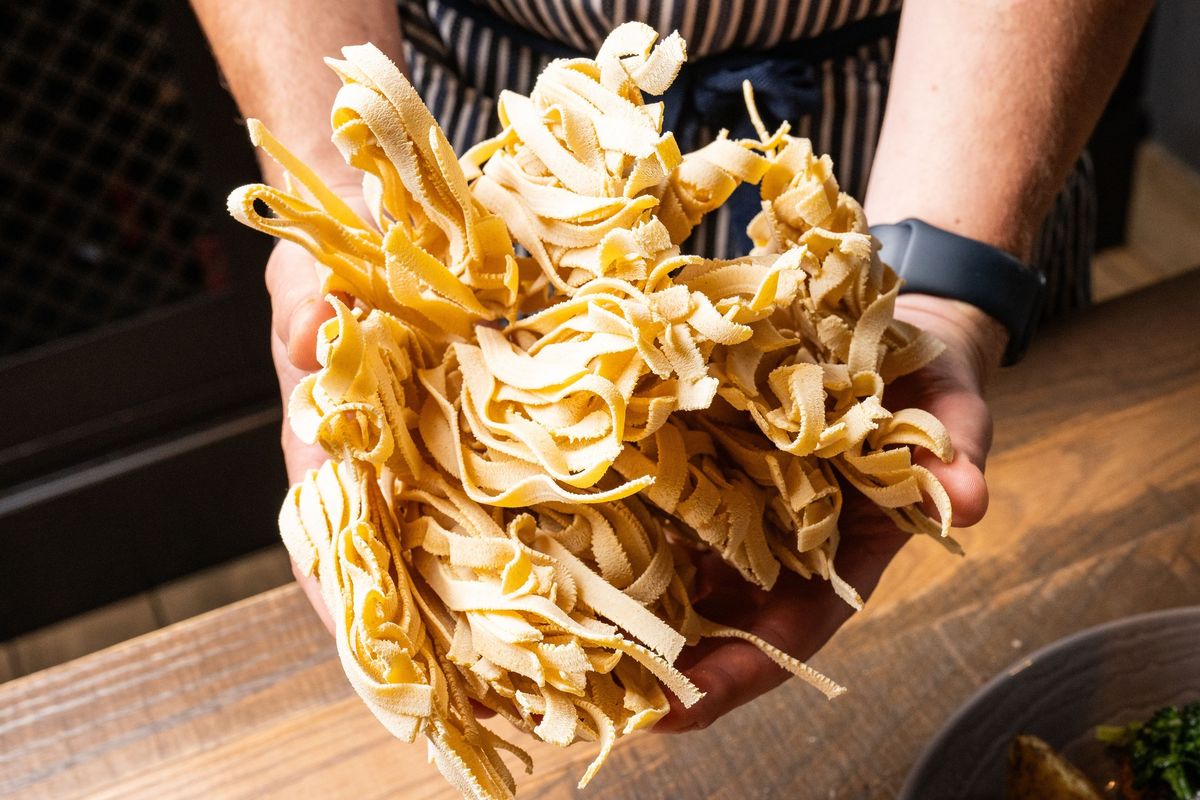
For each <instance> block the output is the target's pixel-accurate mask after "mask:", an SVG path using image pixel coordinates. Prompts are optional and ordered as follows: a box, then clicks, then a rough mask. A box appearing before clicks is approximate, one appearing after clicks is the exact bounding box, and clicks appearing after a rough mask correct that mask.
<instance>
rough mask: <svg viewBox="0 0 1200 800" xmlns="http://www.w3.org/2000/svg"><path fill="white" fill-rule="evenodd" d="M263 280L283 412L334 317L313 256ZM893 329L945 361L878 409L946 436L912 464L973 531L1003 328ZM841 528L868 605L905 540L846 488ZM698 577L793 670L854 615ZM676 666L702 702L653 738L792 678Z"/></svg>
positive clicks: (749, 653) (799, 593) (842, 606)
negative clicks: (927, 340)
mask: <svg viewBox="0 0 1200 800" xmlns="http://www.w3.org/2000/svg"><path fill="white" fill-rule="evenodd" d="M266 280H267V289H268V290H269V292H270V295H271V306H272V317H273V325H272V328H273V329H272V334H271V353H272V357H273V359H274V362H275V369H276V372H277V373H278V377H279V386H280V390H281V392H282V395H283V400H284V403H285V404H286V402H287V399H288V397H289V396H290V395H291V392H292V389H293V388H294V387H295V386H296V384H297V383H298V382H299V381H300V379H301V378H303V377H304V376H305V375H306V374H308V373H309V372H311V371H314V370H316V369H318V368H319V366H320V365H319V364H318V363H317V358H316V336H317V328H318V327H319V326H320V324H321V323H322V322H324V321H325V320H327V319H329V318H330V317H331V316H332V315H333V311H332V309H331V307H330V306H329V305H328V303H326V302H325V300H324V299H323V297H322V294H321V291H320V286H319V283H318V279H317V276H316V273H315V271H314V269H313V259H312V256H310V255H309V254H308V253H307V252H305V251H304V250H303V249H302V248H301V247H299V246H298V245H295V244H292V243H289V242H280V243H279V244H277V245H276V247H275V249H274V251H273V252H272V254H271V257H270V259H269V260H268V262H267V270H266ZM896 317H897V318H899V319H902V320H905V321H907V322H910V323H913V324H915V325H918V326H920V327H921V328H924V329H925V330H927V331H929V332H930V333H932V334H933V335H935V336H936V337H937V338H939V339H940V340H941V341H942V342H943V343H944V344H945V345H946V349H945V351H944V352H943V353H942V354H941V355H940V356H939V357H938V358H937V359H935V360H934V361H933V362H932V363H930V364H929V365H928V366H926V367H924V368H923V369H921V370H919V371H918V372H915V373H913V374H911V375H908V376H905V377H904V378H902V379H900V380H898V381H896V382H895V383H894V384H892V385H890V386H889V387H888V389H887V394H886V395H885V398H884V404H885V406H886V407H888V408H891V409H898V408H909V407H916V408H922V409H924V410H926V411H928V412H930V413H931V414H933V415H934V416H935V417H937V418H938V419H939V420H941V421H942V423H943V424H944V425H945V426H946V429H947V430H948V432H949V434H950V438H951V441H952V442H953V445H954V458H953V460H951V461H950V462H949V463H943V462H942V461H940V460H939V459H938V458H936V457H934V456H933V455H932V454H931V453H928V452H926V451H924V450H918V452H917V453H916V454H915V460H916V461H917V463H920V464H922V465H923V466H925V467H927V468H928V469H929V470H931V471H932V472H933V473H934V474H935V475H936V476H937V478H938V479H939V480H940V481H941V482H942V485H943V486H944V487H945V489H946V492H947V493H948V494H949V496H950V499H951V502H952V503H953V506H954V525H955V526H957V527H964V526H968V525H973V524H975V523H976V522H978V521H979V520H980V519H981V518H982V517H983V514H984V511H985V510H986V509H987V503H988V490H987V484H986V483H985V481H984V477H983V470H984V463H985V461H986V459H987V453H988V450H989V448H990V447H991V441H992V418H991V414H990V412H989V411H988V406H987V403H986V402H985V401H984V399H983V396H982V395H983V388H984V384H985V382H986V380H987V377H988V375H989V373H990V372H991V371H992V370H993V369H994V368H995V366H996V365H998V364H999V361H1000V355H1001V353H1002V352H1003V349H1004V345H1005V337H1006V334H1005V333H1004V332H1003V329H1002V328H1001V327H1000V325H999V323H997V322H996V321H995V320H993V319H992V318H991V317H988V316H987V315H986V314H984V313H983V312H982V311H980V310H978V309H977V308H975V307H973V306H970V305H967V304H965V303H960V302H957V301H954V300H946V299H942V298H938V297H932V296H928V295H917V294H909V295H901V296H900V297H899V298H898V299H897V301H896ZM282 444H283V454H284V460H285V462H286V464H287V474H288V479H289V481H290V482H292V483H295V482H296V481H298V480H299V479H300V478H302V477H303V475H304V474H305V472H307V471H308V470H310V469H314V468H316V467H318V466H320V465H321V463H322V462H324V461H325V460H326V458H327V456H326V454H325V452H324V451H323V450H321V449H320V448H319V447H316V446H312V445H306V444H304V443H303V442H301V441H300V440H299V439H298V438H297V437H296V435H295V434H294V433H293V432H292V430H291V427H290V426H289V425H288V424H287V421H286V419H285V421H284V424H283V432H282ZM839 527H840V529H841V531H842V541H841V544H840V546H839V548H838V553H837V569H838V573H839V574H840V575H841V576H842V577H843V578H845V579H846V580H847V581H848V582H849V583H850V584H851V585H852V586H854V587H855V588H856V589H857V590H858V591H859V593H860V594H861V595H862V596H863V597H864V598H865V597H867V596H868V595H869V594H870V592H871V591H872V590H873V589H874V587H875V585H876V584H877V583H878V581H879V578H880V576H881V575H882V574H883V571H884V568H885V567H887V565H888V562H890V561H891V560H892V557H893V556H895V554H896V553H897V551H899V549H900V548H901V547H902V546H903V545H904V543H905V541H907V539H908V534H905V533H902V532H900V531H899V530H897V529H896V528H895V526H894V525H892V523H891V521H890V520H888V518H887V517H886V516H884V515H883V514H882V513H881V512H880V511H879V510H878V509H876V508H875V506H874V505H873V504H872V503H871V502H869V501H868V500H867V499H866V498H864V497H863V496H862V495H859V494H857V493H856V492H854V491H853V489H850V488H848V487H847V488H846V493H845V501H844V506H843V510H842V516H841V519H840V524H839ZM697 567H698V573H697V589H698V593H699V597H698V599H697V601H696V607H697V610H699V611H700V612H701V613H703V614H704V615H705V616H708V617H709V618H711V619H714V620H717V621H719V622H722V623H725V624H728V625H733V626H737V627H739V628H742V629H743V630H747V631H749V632H751V633H753V634H755V635H757V636H759V637H761V638H763V639H765V640H766V641H768V642H770V643H771V644H773V645H775V646H776V647H779V648H780V649H782V650H784V651H785V652H787V653H789V654H791V655H793V656H795V657H797V658H800V659H805V658H808V657H809V656H811V655H812V654H813V653H815V652H816V651H817V650H818V649H819V648H820V647H821V646H822V645H824V644H825V642H826V641H828V640H829V638H830V637H831V636H833V634H834V632H835V631H837V629H838V628H839V627H841V625H842V624H843V623H844V622H845V621H846V620H847V619H848V618H849V616H850V614H851V613H852V609H851V608H850V607H849V606H848V605H847V604H846V603H845V602H844V601H842V600H841V599H840V598H838V597H837V596H836V595H835V594H834V592H833V590H832V589H831V588H830V587H829V585H828V584H827V583H826V582H825V581H819V580H804V579H802V578H800V577H799V576H797V575H795V574H793V573H791V572H789V571H787V570H784V571H783V572H782V573H781V575H780V578H779V580H778V582H777V583H776V584H775V586H774V588H773V589H772V590H771V591H769V592H766V591H762V590H761V589H758V588H755V587H752V586H749V585H747V584H746V583H745V581H744V580H743V579H742V578H741V576H740V575H738V574H737V573H736V572H735V571H734V570H733V569H732V568H730V567H728V566H727V565H725V564H724V563H723V562H722V561H721V560H720V559H719V558H718V557H716V556H706V557H703V558H702V560H701V562H700V563H699V564H697ZM294 571H295V570H294ZM295 573H296V579H297V581H298V582H299V583H300V586H301V587H302V588H303V589H304V591H305V593H306V594H307V596H308V598H309V600H310V602H311V603H312V605H313V608H314V609H315V610H316V612H317V614H318V615H319V616H320V617H321V619H322V621H323V622H324V623H325V625H326V627H328V628H330V630H332V623H331V620H330V617H329V613H328V611H327V609H326V607H325V603H324V601H323V599H322V598H321V590H320V587H319V586H318V584H317V582H316V580H315V579H313V578H311V577H308V576H306V575H304V574H302V573H300V572H299V571H295ZM677 666H679V667H680V668H681V669H682V670H683V671H684V672H685V673H686V674H687V676H688V677H689V678H690V679H691V680H692V682H693V683H695V684H696V686H698V687H699V688H700V690H701V691H703V692H704V693H705V696H704V698H703V699H702V700H701V701H700V702H698V703H697V704H695V705H694V706H692V707H691V708H688V709H685V708H683V707H682V706H681V705H680V704H679V703H678V702H677V700H676V699H675V698H674V697H672V698H671V702H672V708H671V712H670V714H668V715H667V716H666V717H665V718H663V719H662V720H661V721H660V722H659V723H658V724H657V725H656V726H655V728H654V730H655V731H658V732H669V733H675V732H682V731H687V730H694V729H698V728H704V727H707V726H708V725H710V724H711V723H712V722H713V721H714V720H716V719H717V718H719V717H721V716H722V715H723V714H725V713H727V712H729V711H731V710H732V709H734V708H736V707H738V706H740V705H742V704H743V703H746V702H748V701H750V700H752V699H754V698H755V697H757V696H759V695H760V694H763V693H765V692H767V691H769V690H770V689H773V688H774V687H776V686H778V685H779V684H780V683H782V682H783V680H784V679H785V678H787V677H788V675H787V673H786V672H784V671H783V670H782V669H780V668H779V667H778V666H776V665H775V664H774V663H773V662H772V661H771V660H770V659H769V658H767V657H766V656H765V655H763V654H762V652H761V651H759V650H758V648H756V647H754V646H753V645H751V644H749V643H747V642H744V641H741V640H738V639H704V640H701V642H700V643H699V644H697V645H696V646H694V647H688V648H685V649H684V651H683V653H682V654H681V655H680V659H679V661H678V663H677Z"/></svg>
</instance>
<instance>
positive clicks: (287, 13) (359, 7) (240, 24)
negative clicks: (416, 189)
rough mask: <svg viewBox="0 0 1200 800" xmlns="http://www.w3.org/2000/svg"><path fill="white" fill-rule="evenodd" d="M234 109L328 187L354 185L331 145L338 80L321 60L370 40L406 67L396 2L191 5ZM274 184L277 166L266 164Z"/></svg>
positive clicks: (250, 0)
mask: <svg viewBox="0 0 1200 800" xmlns="http://www.w3.org/2000/svg"><path fill="white" fill-rule="evenodd" d="M192 6H193V8H194V9H195V11H196V16H197V17H198V18H199V20H200V24H201V26H202V27H203V28H204V32H205V34H206V35H207V36H208V40H209V42H210V43H211V44H212V49H213V53H214V54H215V55H216V58H217V61H218V63H219V64H220V66H221V70H222V72H223V73H224V75H225V78H226V80H227V81H228V83H229V89H230V91H231V92H232V93H233V96H234V99H235V100H236V101H237V104H238V108H239V109H240V110H241V112H242V114H243V115H244V116H246V117H256V118H258V119H261V120H262V121H263V122H264V123H265V124H266V126H267V127H268V128H270V129H271V131H272V133H274V134H275V135H276V137H278V138H279V139H280V141H282V142H283V143H284V144H285V145H287V147H288V148H289V149H290V150H292V151H293V152H294V153H296V154H297V155H298V156H300V157H301V158H303V159H304V160H305V161H306V162H308V163H309V164H310V165H311V166H312V167H313V168H314V169H316V170H317V172H318V174H320V175H321V176H322V177H323V178H325V179H326V180H327V182H328V183H330V185H335V186H336V185H339V184H357V183H358V180H359V176H358V175H356V174H355V172H354V171H353V170H351V169H350V168H349V167H347V166H346V164H345V162H344V161H343V160H342V157H341V155H340V154H339V153H338V151H337V149H336V148H335V147H334V146H333V144H332V143H331V142H330V129H329V109H330V108H331V107H332V105H333V97H334V95H335V94H336V93H337V90H338V87H339V86H340V82H339V80H338V78H337V76H335V75H334V74H333V72H332V71H331V70H330V69H329V68H328V67H327V66H325V63H324V61H323V60H322V58H323V57H324V56H334V57H340V53H341V48H342V47H343V46H344V45H349V44H361V43H363V42H372V43H374V44H375V45H376V46H377V47H379V49H380V50H382V51H383V52H384V53H386V54H387V55H388V56H389V57H391V58H392V60H393V61H395V62H396V63H397V64H398V65H399V66H400V68H401V70H403V69H404V63H403V60H402V51H401V35H400V24H399V20H398V18H397V13H396V5H395V3H394V2H389V0H338V2H329V0H238V2H229V0H192ZM262 167H263V176H264V178H265V179H266V180H267V181H268V182H271V183H273V184H275V185H280V184H279V182H280V180H281V178H282V175H281V171H280V169H279V167H278V166H277V165H276V164H275V163H274V162H270V161H269V160H268V159H263V161H262Z"/></svg>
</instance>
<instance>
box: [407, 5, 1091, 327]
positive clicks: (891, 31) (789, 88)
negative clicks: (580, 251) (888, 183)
mask: <svg viewBox="0 0 1200 800" xmlns="http://www.w3.org/2000/svg"><path fill="white" fill-rule="evenodd" d="M899 6H900V2H898V0H800V2H790V3H789V2H779V1H778V0H727V1H726V2H715V1H714V2H699V1H698V0H399V9H400V14H401V20H402V24H403V27H404V36H405V57H406V59H407V61H408V68H409V77H410V79H411V80H412V82H413V84H414V85H415V86H416V88H417V90H418V91H419V92H420V93H421V96H422V97H423V98H424V99H425V101H426V103H427V104H428V105H429V107H430V110H431V111H432V112H433V115H434V116H435V117H436V118H437V120H438V122H439V123H440V124H441V125H442V128H443V129H444V130H445V131H446V135H447V137H448V138H449V139H450V142H451V143H452V144H453V145H454V147H455V149H456V150H457V151H458V152H464V151H465V150H466V149H467V148H468V147H470V146H471V145H473V144H474V143H476V142H478V141H479V140H481V139H483V138H485V137H487V136H491V135H493V134H495V133H497V132H498V123H497V120H496V115H495V98H496V97H498V96H499V94H500V92H501V90H503V89H511V90H513V91H517V92H520V93H522V94H528V93H529V92H530V90H531V89H532V88H533V82H534V80H535V78H536V77H537V74H538V73H539V72H540V71H541V70H542V69H543V68H544V67H545V66H546V65H547V64H548V63H549V62H550V61H551V60H553V59H554V58H559V57H571V56H578V55H580V54H588V55H591V54H593V53H595V51H596V50H598V49H599V47H600V44H601V43H602V42H603V40H604V37H605V36H606V35H607V34H608V33H609V31H611V30H612V29H613V28H615V27H616V26H617V25H620V24H621V23H623V22H627V21H629V20H640V21H643V22H646V23H648V24H650V25H651V26H653V27H655V28H656V29H657V30H658V31H659V33H660V34H666V33H669V32H670V31H672V30H678V31H679V33H680V35H682V36H683V37H684V38H685V39H686V40H687V43H688V54H689V63H688V64H687V65H686V66H685V68H684V69H685V72H684V74H683V75H682V76H681V78H680V81H679V83H680V84H689V86H687V87H686V90H684V89H681V90H679V91H673V92H672V93H671V94H669V95H668V96H667V98H666V100H667V104H668V118H669V119H670V118H671V114H672V106H674V107H676V108H677V110H675V111H674V113H675V115H676V116H675V119H676V122H675V127H674V128H673V130H674V131H675V133H676V136H677V138H678V139H679V142H680V146H681V147H682V148H683V149H684V150H685V151H686V150H688V149H692V148H695V147H697V146H699V145H701V144H703V143H704V142H706V141H709V140H711V138H712V137H713V136H714V135H715V134H716V133H717V131H718V130H719V129H720V128H730V129H731V130H735V131H737V130H738V128H739V127H740V126H743V125H744V124H745V122H746V117H745V114H744V111H743V110H742V107H741V91H740V76H741V74H742V72H744V71H745V70H753V69H754V66H755V64H754V62H755V59H759V60H760V61H761V60H762V59H766V61H765V62H763V63H764V64H765V65H766V66H765V67H764V68H761V69H760V70H759V71H758V72H757V73H756V77H755V80H754V83H755V86H756V88H757V89H758V93H759V94H760V95H763V94H764V91H763V87H766V89H767V91H766V92H765V95H766V96H760V98H759V100H760V103H759V105H760V109H761V110H762V111H763V113H764V118H765V121H766V123H767V125H768V126H771V125H773V124H774V123H776V122H778V119H777V118H775V117H776V116H787V117H788V118H789V120H790V122H791V123H792V131H793V132H794V133H795V134H797V135H799V136H804V137H807V138H810V139H812V141H813V147H814V148H815V150H816V151H817V152H819V153H829V154H830V156H832V157H833V160H834V164H835V167H836V171H837V175H838V180H839V182H840V183H841V185H842V187H843V189H844V190H845V191H847V192H849V193H850V194H852V195H854V196H856V197H860V198H861V197H862V196H863V195H864V194H865V193H866V186H867V179H868V176H869V172H870V166H871V162H872V160H873V158H874V154H875V145H876V142H877V141H878V136H879V130H880V127H881V125H882V121H883V109H884V105H885V103H886V100H887V91H888V76H889V73H890V72H891V64H892V52H893V49H894V46H895V31H896V24H895V21H896V17H897V13H896V12H897V11H898V9H899ZM801 54H802V56H803V57H801ZM784 73H786V77H782V76H783V75H784ZM714 76H715V77H714ZM697 85H698V86H697ZM722 87H724V89H723V91H728V92H731V93H732V97H730V98H728V102H726V103H721V102H719V101H720V98H719V97H714V96H713V95H714V92H715V91H718V90H722ZM773 111H774V112H777V114H773V113H772V112H773ZM740 132H742V133H747V132H748V131H744V130H743V131H740ZM739 203H740V205H744V206H746V208H745V209H741V210H740V211H739ZM756 205H757V203H756V201H755V200H754V196H753V189H752V188H750V187H747V188H746V189H745V190H744V191H743V192H742V194H741V197H740V198H739V197H737V196H735V202H733V203H729V204H727V205H726V206H725V207H723V208H721V209H720V210H718V212H717V213H715V214H713V215H711V216H710V217H709V218H706V219H705V220H704V222H703V223H702V224H701V225H700V227H699V228H698V229H697V230H696V232H695V233H694V234H693V237H692V240H691V241H690V242H688V243H687V245H686V247H687V249H688V250H689V251H690V252H696V253H700V254H703V255H707V256H712V257H718V258H729V257H733V256H736V255H739V254H742V253H745V252H746V249H747V248H748V246H749V240H748V238H747V237H746V236H745V233H744V227H745V223H746V221H747V220H748V218H749V215H750V214H751V213H752V211H753V210H754V209H755V208H756ZM1094 228H1095V186H1094V182H1093V180H1092V174H1091V166H1090V162H1089V161H1088V160H1087V157H1086V154H1085V156H1084V157H1083V158H1081V159H1080V162H1079V164H1078V165H1077V167H1076V169H1075V171H1074V172H1073V173H1072V175H1071V177H1070V180H1069V181H1068V182H1067V185H1066V186H1065V187H1064V189H1063V192H1062V193H1061V194H1060V196H1059V197H1058V199H1057V201H1056V203H1055V205H1054V209H1053V211H1052V212H1051V214H1050V216H1049V217H1048V218H1047V220H1046V222H1045V224H1044V225H1043V228H1042V233H1041V236H1040V238H1039V241H1038V245H1037V247H1036V249H1035V257H1034V264H1035V266H1037V267H1038V268H1039V269H1041V270H1043V271H1045V272H1046V273H1047V283H1048V301H1047V304H1046V311H1047V314H1048V315H1055V316H1062V315H1064V314H1067V313H1069V312H1071V311H1073V310H1075V309H1077V308H1080V307H1083V306H1086V305H1087V304H1088V302H1089V301H1090V281H1089V279H1088V278H1089V269H1090V262H1091V251H1092V242H1093V240H1094Z"/></svg>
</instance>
